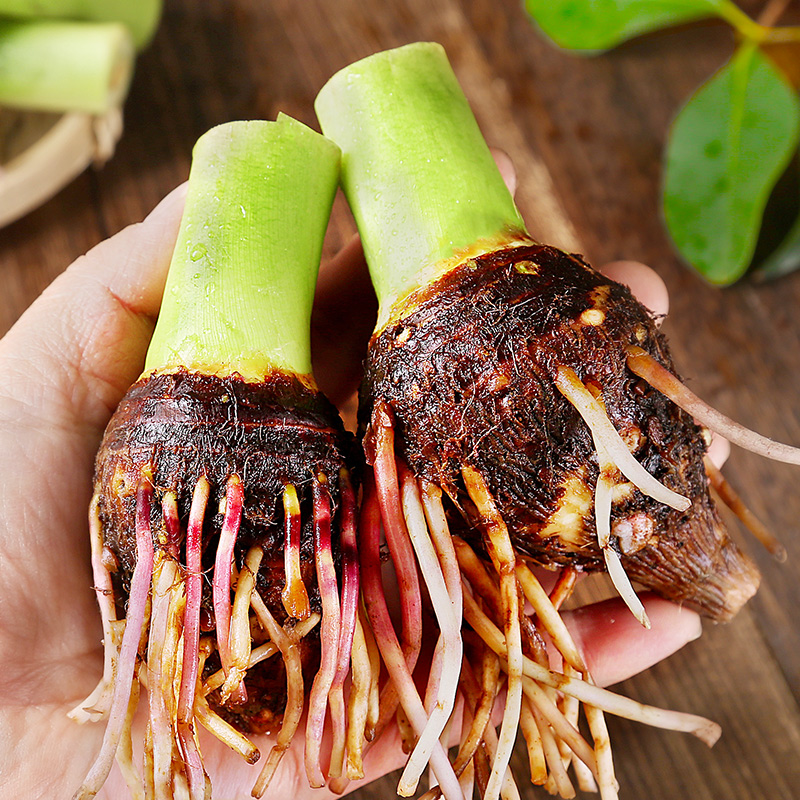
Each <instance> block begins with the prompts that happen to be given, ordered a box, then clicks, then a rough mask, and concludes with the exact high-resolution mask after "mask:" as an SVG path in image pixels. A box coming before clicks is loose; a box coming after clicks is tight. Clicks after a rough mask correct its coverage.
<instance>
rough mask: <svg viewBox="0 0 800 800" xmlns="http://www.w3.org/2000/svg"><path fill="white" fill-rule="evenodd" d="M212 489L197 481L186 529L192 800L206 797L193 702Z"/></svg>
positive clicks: (186, 710)
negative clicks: (205, 536) (205, 532)
mask: <svg viewBox="0 0 800 800" xmlns="http://www.w3.org/2000/svg"><path fill="white" fill-rule="evenodd" d="M210 491H211V486H210V484H209V482H208V478H206V477H205V476H201V477H200V478H198V480H197V483H196V484H195V487H194V492H193V494H192V505H191V508H190V510H189V522H188V524H187V528H186V608H185V610H184V619H183V662H182V663H183V666H182V669H181V683H180V692H179V695H178V726H177V727H178V741H179V743H180V750H181V754H182V755H183V760H184V763H185V765H186V775H187V777H188V780H189V791H190V795H191V800H197V799H198V798H203V797H204V796H205V787H206V774H205V770H204V769H203V760H202V758H201V757H200V749H199V745H198V743H197V735H196V731H195V729H194V699H195V691H196V688H197V676H198V665H199V659H200V652H199V641H200V603H201V601H202V593H203V565H202V542H203V520H204V518H205V514H206V507H207V506H208V498H209V494H210Z"/></svg>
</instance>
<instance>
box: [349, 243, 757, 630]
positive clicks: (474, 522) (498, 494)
mask: <svg viewBox="0 0 800 800" xmlns="http://www.w3.org/2000/svg"><path fill="white" fill-rule="evenodd" d="M626 345H638V346H639V347H642V348H644V349H645V350H646V351H647V352H648V353H650V354H651V355H652V356H653V357H654V358H656V359H657V360H658V361H659V362H660V363H661V364H663V365H664V366H665V367H666V368H667V369H670V370H673V371H674V368H673V365H672V361H671V359H670V356H669V352H668V350H667V345H666V341H665V339H664V337H663V336H662V335H661V334H660V333H659V331H658V329H657V327H656V325H655V323H654V320H653V318H652V316H651V315H650V313H649V312H648V311H647V310H646V309H645V308H644V307H643V306H642V305H641V304H640V303H639V302H638V301H636V300H635V299H634V298H633V296H632V295H631V293H630V291H629V290H628V288H627V287H625V286H623V285H621V284H619V283H615V282H614V281H610V280H609V279H607V278H605V277H604V276H602V275H601V274H599V273H598V272H596V271H595V270H593V269H592V268H591V267H590V266H589V265H588V264H586V263H585V262H584V261H583V260H582V259H581V258H580V257H579V256H574V255H567V254H566V253H563V252H561V251H560V250H557V249H555V248H553V247H548V246H544V245H539V244H534V243H532V244H531V245H530V246H524V245H523V246H517V247H509V248H506V249H501V250H498V251H495V252H492V253H488V254H485V255H481V256H478V257H475V258H472V259H469V260H467V261H464V262H462V264H460V265H459V266H458V267H456V268H455V269H453V270H452V271H451V272H449V273H447V274H446V275H445V276H444V277H443V278H440V279H439V280H438V281H437V282H435V283H433V284H431V285H429V286H427V287H426V288H424V289H422V290H419V291H418V292H417V294H416V295H414V296H412V297H411V298H410V299H408V300H406V301H405V302H404V304H403V306H402V310H401V311H400V312H399V313H398V314H396V315H395V316H394V318H393V319H392V320H391V321H390V322H389V323H388V325H386V327H384V328H383V330H380V331H378V332H376V334H375V335H374V336H373V339H372V341H371V343H370V348H369V353H368V357H367V360H366V365H365V378H364V382H363V387H362V401H361V408H360V412H359V414H360V420H361V426H362V430H364V429H368V427H369V421H370V418H371V414H372V411H373V406H374V405H375V403H381V407H386V408H388V410H389V413H390V414H391V415H392V416H393V418H394V424H395V427H396V430H397V442H398V444H399V447H400V450H401V454H402V456H403V458H404V459H405V460H406V461H407V462H408V464H409V466H410V467H411V469H412V470H413V472H414V473H415V474H416V475H417V476H419V477H421V478H424V479H425V480H428V481H431V482H433V483H435V484H437V485H439V486H441V487H442V488H443V489H444V490H445V491H446V492H447V494H448V495H449V496H450V498H451V499H452V501H453V503H454V506H455V507H456V508H458V509H459V510H460V512H461V518H462V520H463V521H459V523H457V524H462V525H463V524H464V523H466V525H467V532H466V533H467V535H470V534H471V537H472V539H473V541H474V542H475V543H476V544H477V545H479V546H480V545H481V538H480V533H479V531H480V523H481V520H480V518H479V515H478V514H477V512H476V510H475V508H474V506H473V504H472V503H471V502H470V500H469V498H468V496H467V494H466V491H465V488H464V484H463V481H462V479H461V477H460V474H461V468H462V467H463V466H464V465H470V466H471V467H472V468H474V469H476V470H477V471H478V472H479V473H480V474H481V476H482V477H483V480H484V481H485V483H486V485H487V486H488V488H489V490H490V492H491V494H492V495H493V497H494V498H495V501H496V503H497V506H498V508H499V510H500V512H501V514H502V515H503V518H504V519H505V521H506V523H507V525H508V528H509V532H510V535H511V538H512V541H513V543H514V546H515V548H516V549H517V551H518V552H520V553H523V554H526V555H527V556H529V557H530V558H531V559H532V560H533V561H534V562H536V563H538V564H540V565H543V566H548V567H558V566H563V565H573V566H575V567H577V568H578V569H580V570H598V569H603V558H602V553H601V551H600V549H599V547H598V545H597V541H596V528H595V521H594V502H593V495H594V487H595V484H596V481H597V476H598V462H597V455H596V452H595V447H594V444H593V441H592V436H591V433H590V431H589V428H588V427H587V425H586V424H585V423H584V421H583V420H582V419H581V417H580V416H579V415H578V413H577V411H576V410H575V409H574V407H573V406H572V405H571V404H570V403H569V402H568V401H567V400H566V399H565V398H564V397H563V396H562V395H561V394H560V392H559V391H558V390H557V388H556V387H555V384H554V376H555V374H556V370H557V369H558V367H559V366H568V367H571V368H572V369H573V370H574V371H575V372H576V373H577V375H578V377H579V378H580V379H581V380H582V381H583V382H584V383H585V384H586V385H587V386H588V388H589V389H590V391H592V393H593V394H594V395H595V396H596V397H597V398H598V399H600V400H601V402H602V404H603V405H604V406H605V409H606V412H607V414H608V416H609V417H610V419H611V421H612V423H613V424H614V426H615V427H616V429H617V430H618V431H619V432H620V434H621V435H622V438H623V439H624V440H625V442H626V443H627V444H628V446H629V448H630V449H631V450H632V452H633V454H634V456H635V457H636V458H637V459H638V460H639V461H640V462H641V463H642V464H643V465H644V467H645V468H646V469H647V470H648V471H649V472H650V473H651V474H653V475H654V476H655V477H656V478H658V479H659V480H660V481H661V482H662V483H664V484H665V485H666V486H668V487H669V488H671V489H673V490H675V491H677V492H680V493H681V494H683V495H686V496H687V497H689V498H690V499H691V501H692V506H691V508H690V509H689V510H688V511H686V512H679V511H675V510H674V509H671V508H669V507H667V506H665V505H663V504H661V503H659V502H657V501H655V500H652V499H651V498H649V497H646V496H645V495H643V494H642V493H641V492H640V491H639V490H638V489H636V488H635V487H633V486H632V485H631V484H629V483H628V482H627V479H625V478H624V477H623V476H622V475H621V474H620V475H618V476H617V481H618V483H619V484H621V486H619V487H618V488H617V491H616V493H615V502H614V505H613V508H612V533H613V534H616V535H615V536H612V543H613V546H614V547H616V548H618V550H619V552H620V553H621V555H622V561H623V565H624V567H625V570H626V572H627V574H628V575H629V577H630V578H631V579H633V580H635V581H638V582H639V583H641V584H643V585H645V586H646V587H648V588H650V589H653V590H654V591H656V592H658V593H659V594H661V595H663V596H664V597H667V598H669V599H671V600H674V601H677V602H680V603H685V604H686V605H687V606H689V607H691V608H694V609H696V610H698V611H700V612H701V613H703V614H705V615H706V616H709V617H711V618H712V619H715V620H724V619H729V618H730V617H732V616H733V615H734V614H735V613H736V611H737V610H738V609H739V607H740V606H741V605H742V604H743V603H744V602H745V601H746V600H747V599H748V598H749V597H750V596H751V595H752V594H753V593H754V592H755V590H756V588H757V586H758V581H759V576H758V572H757V570H756V568H755V566H754V565H753V564H752V562H751V561H750V560H749V559H748V558H747V557H746V556H745V555H743V554H742V553H741V552H740V551H739V549H738V548H737V546H736V545H735V544H734V542H732V541H731V539H730V537H729V536H728V533H727V531H726V530H725V527H724V525H723V523H722V522H721V520H720V518H719V515H718V514H717V511H716V509H715V507H714V504H713V503H712V501H711V500H710V498H709V494H708V480H707V477H706V473H705V469H704V466H703V456H704V454H705V451H706V446H707V444H706V440H705V438H704V431H702V430H701V429H700V428H698V426H697V425H695V423H694V422H693V420H692V419H691V417H690V416H689V415H687V414H686V413H684V412H683V411H681V410H680V409H679V408H678V407H677V406H675V405H674V404H673V403H672V402H671V401H669V400H668V399H667V398H665V397H664V396H663V395H661V394H660V393H659V392H657V391H655V390H654V389H652V388H651V387H649V386H648V385H647V384H646V383H644V381H642V380H640V379H639V378H638V377H636V376H635V375H634V374H633V373H631V372H630V371H629V370H628V369H627V367H626V360H625V351H624V348H625V346H626ZM370 442H371V439H370V436H369V431H368V430H367V435H366V437H365V449H366V451H367V457H368V459H369V458H370V447H371V444H370Z"/></svg>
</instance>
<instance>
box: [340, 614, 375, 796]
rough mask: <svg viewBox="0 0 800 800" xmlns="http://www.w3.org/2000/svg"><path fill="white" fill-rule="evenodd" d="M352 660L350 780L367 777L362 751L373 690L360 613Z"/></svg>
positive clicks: (349, 721) (347, 765)
mask: <svg viewBox="0 0 800 800" xmlns="http://www.w3.org/2000/svg"><path fill="white" fill-rule="evenodd" d="M350 663H351V681H352V682H351V687H350V697H349V699H348V703H347V747H346V750H347V759H346V771H345V774H346V775H347V778H348V780H351V781H353V780H359V779H360V778H363V777H364V762H363V759H362V752H363V749H364V741H365V739H366V736H365V731H366V728H367V714H368V710H369V696H370V692H371V690H372V686H371V683H372V667H371V665H370V661H369V652H368V650H367V642H366V639H365V638H364V628H363V626H362V625H361V619H360V615H359V616H356V627H355V632H354V634H353V648H352V651H351V654H350Z"/></svg>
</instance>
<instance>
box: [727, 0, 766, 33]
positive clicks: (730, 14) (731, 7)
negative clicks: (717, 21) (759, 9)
mask: <svg viewBox="0 0 800 800" xmlns="http://www.w3.org/2000/svg"><path fill="white" fill-rule="evenodd" d="M717 12H718V14H719V16H720V17H721V18H722V19H724V20H725V21H726V22H728V23H729V24H730V25H732V26H733V27H734V28H735V29H736V30H737V31H738V32H739V33H740V34H741V35H742V36H743V37H744V38H745V39H751V40H752V41H754V42H761V41H763V40H764V37H765V36H766V35H767V33H768V32H769V28H768V27H766V26H764V25H762V24H761V23H759V22H756V21H755V20H753V19H751V18H750V17H748V16H747V14H745V13H744V11H742V9H741V8H739V6H737V5H736V4H735V3H734V2H733V0H723V2H721V3H719V5H718V6H717Z"/></svg>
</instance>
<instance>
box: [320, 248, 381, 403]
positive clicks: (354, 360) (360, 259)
mask: <svg viewBox="0 0 800 800" xmlns="http://www.w3.org/2000/svg"><path fill="white" fill-rule="evenodd" d="M377 318H378V300H377V298H376V297H375V291H374V290H373V288H372V283H371V282H370V278H369V272H368V271H367V262H366V261H365V260H364V251H363V249H362V247H361V240H360V239H359V238H358V236H354V237H353V238H352V239H351V240H350V241H349V242H348V243H347V245H345V247H343V248H342V250H340V251H339V253H338V254H337V255H336V256H335V257H334V258H332V259H331V260H330V261H329V262H327V263H326V264H324V265H323V266H322V267H321V268H320V273H319V279H318V281H317V289H316V293H315V295H314V308H313V311H312V313H311V361H312V364H313V365H314V376H315V378H316V380H317V384H318V385H319V387H320V389H321V390H322V391H323V392H324V393H325V394H326V395H328V397H329V398H330V399H331V401H332V402H334V403H336V404H337V405H339V404H341V403H342V402H343V401H344V400H345V399H347V397H348V396H349V395H351V394H352V393H353V392H354V391H355V390H356V388H357V387H358V383H359V381H360V379H361V364H362V363H363V361H364V358H365V356H366V354H367V343H368V342H369V337H370V336H371V335H372V331H373V329H374V327H375V321H376V320H377Z"/></svg>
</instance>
